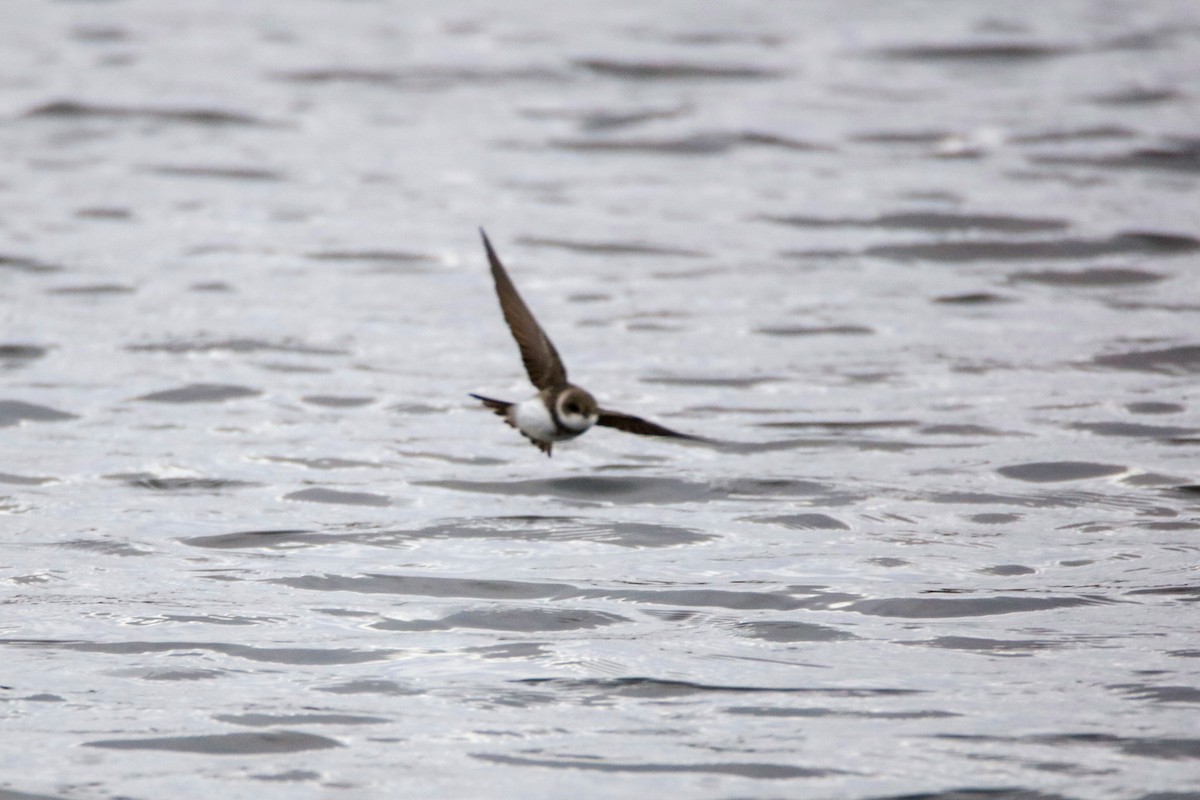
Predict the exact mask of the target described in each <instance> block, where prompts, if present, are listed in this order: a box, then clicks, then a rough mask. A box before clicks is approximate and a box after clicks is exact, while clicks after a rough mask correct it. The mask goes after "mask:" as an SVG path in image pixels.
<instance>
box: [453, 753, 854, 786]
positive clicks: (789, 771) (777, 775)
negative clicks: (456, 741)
mask: <svg viewBox="0 0 1200 800" xmlns="http://www.w3.org/2000/svg"><path fill="white" fill-rule="evenodd" d="M469 755H470V756H471V757H472V758H477V759H479V760H480V761H487V762H490V763H493V764H506V765H512V766H521V767H549V768H553V769H578V770H586V771H589V772H617V773H626V772H628V773H665V774H679V773H699V774H704V775H729V776H732V777H736V778H750V779H754V780H787V779H792V778H824V777H828V776H830V775H846V774H850V773H846V772H844V771H842V770H838V769H815V768H812V769H810V768H805V767H794V766H790V765H787V764H769V763H756V762H732V761H731V762H717V761H712V762H708V763H703V764H672V763H655V762H636V763H634V762H624V763H622V762H617V761H612V760H607V761H591V760H582V759H573V758H525V757H520V756H505V755H495V754H491V753H470V754H469Z"/></svg>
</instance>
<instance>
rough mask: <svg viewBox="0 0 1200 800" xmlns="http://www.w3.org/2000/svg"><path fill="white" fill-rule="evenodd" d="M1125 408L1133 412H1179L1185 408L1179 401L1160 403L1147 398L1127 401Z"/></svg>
mask: <svg viewBox="0 0 1200 800" xmlns="http://www.w3.org/2000/svg"><path fill="white" fill-rule="evenodd" d="M1125 410H1126V411H1128V412H1129V413H1131V414H1178V413H1180V412H1182V411H1184V410H1185V407H1184V406H1182V405H1180V404H1179V403H1160V402H1157V401H1155V400H1146V401H1142V402H1139V403H1126V404H1125Z"/></svg>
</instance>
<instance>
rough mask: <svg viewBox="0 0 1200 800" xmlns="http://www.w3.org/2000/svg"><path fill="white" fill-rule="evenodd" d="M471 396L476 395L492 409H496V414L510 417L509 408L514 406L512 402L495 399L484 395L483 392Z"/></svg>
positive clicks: (477, 398)
mask: <svg viewBox="0 0 1200 800" xmlns="http://www.w3.org/2000/svg"><path fill="white" fill-rule="evenodd" d="M471 397H474V398H475V399H476V400H478V401H479V402H481V403H483V404H484V405H485V406H487V407H488V408H490V409H491V410H492V411H495V412H496V414H498V415H499V416H501V417H505V418H506V419H507V417H508V410H509V409H510V408H512V405H513V404H512V403H508V402H505V401H504V400H494V399H492V398H491V397H484V396H483V395H481V394H473V395H471Z"/></svg>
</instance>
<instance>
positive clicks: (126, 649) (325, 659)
mask: <svg viewBox="0 0 1200 800" xmlns="http://www.w3.org/2000/svg"><path fill="white" fill-rule="evenodd" d="M0 645H10V646H15V647H45V648H51V649H56V650H73V651H76V652H82V653H104V654H108V655H143V654H147V653H178V652H181V651H182V652H189V651H194V652H212V653H223V654H225V655H228V656H233V657H234V658H244V659H246V660H247V661H255V662H260V663H267V664H292V665H305V666H331V665H347V664H367V663H371V662H375V661H387V660H389V659H390V658H392V657H393V656H395V655H397V654H399V653H400V652H401V651H399V650H356V649H352V648H341V649H332V648H331V649H318V648H305V647H251V646H249V645H241V644H226V643H222V642H187V641H182V642H139V641H130V642H82V641H74V640H52V639H0Z"/></svg>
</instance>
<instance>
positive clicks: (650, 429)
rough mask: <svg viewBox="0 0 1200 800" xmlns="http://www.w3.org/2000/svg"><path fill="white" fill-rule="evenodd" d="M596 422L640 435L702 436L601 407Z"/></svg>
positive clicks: (698, 439) (690, 437) (696, 439)
mask: <svg viewBox="0 0 1200 800" xmlns="http://www.w3.org/2000/svg"><path fill="white" fill-rule="evenodd" d="M596 424H597V425H603V426H604V427H606V428H616V429H617V430H619V431H625V432H626V433H638V434H641V435H642V436H669V437H671V438H673V439H691V440H692V441H700V440H701V438H702V437H700V436H691V435H690V434H686V433H680V432H679V431H673V430H671V429H670V428H664V427H663V426H662V425H659V424H658V423H656V422H651V421H649V420H646V419H642V418H641V417H635V416H634V415H633V414H623V413H621V412H620V411H608V410H607V409H603V408H602V409H600V418H599V419H597V420H596Z"/></svg>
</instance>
